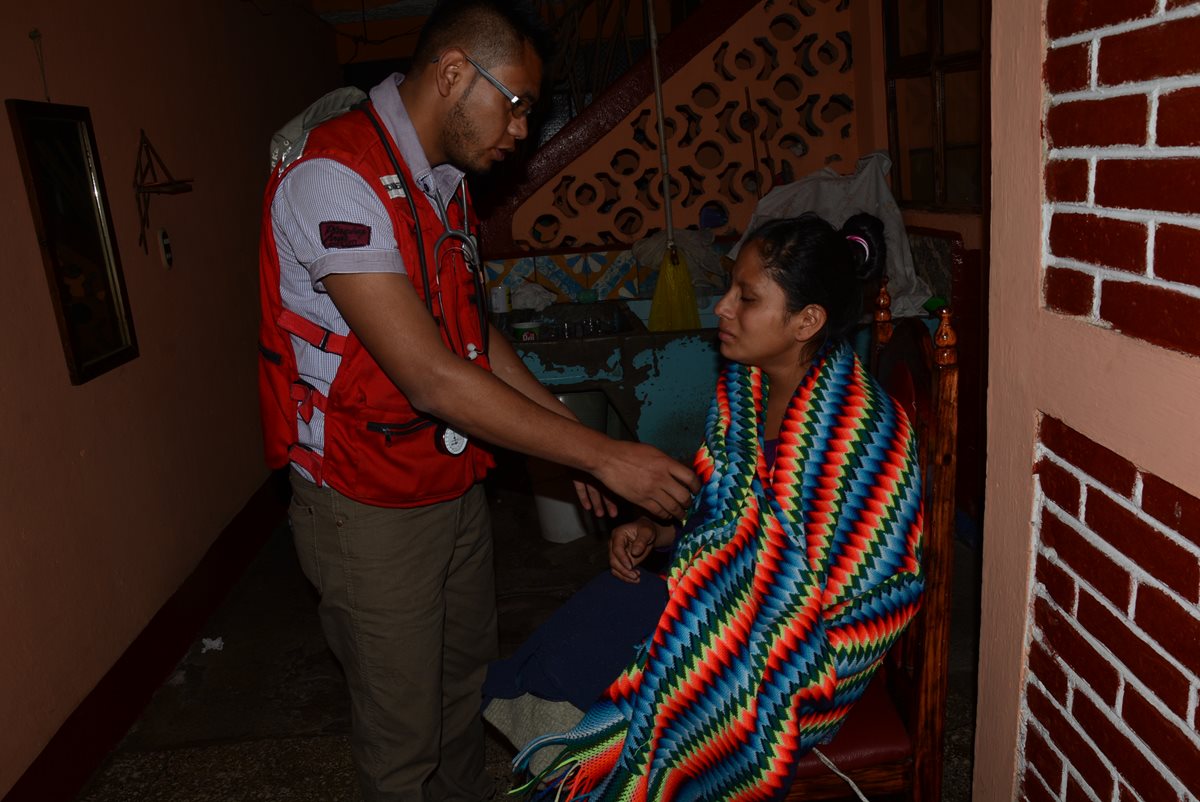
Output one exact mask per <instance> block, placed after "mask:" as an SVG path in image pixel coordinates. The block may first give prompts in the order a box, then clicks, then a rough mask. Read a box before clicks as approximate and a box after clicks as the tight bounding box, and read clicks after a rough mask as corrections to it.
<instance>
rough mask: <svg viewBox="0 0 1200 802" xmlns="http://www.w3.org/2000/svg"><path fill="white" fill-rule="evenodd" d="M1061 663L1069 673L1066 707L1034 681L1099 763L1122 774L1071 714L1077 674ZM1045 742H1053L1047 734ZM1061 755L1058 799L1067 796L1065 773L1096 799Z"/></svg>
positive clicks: (1075, 770)
mask: <svg viewBox="0 0 1200 802" xmlns="http://www.w3.org/2000/svg"><path fill="white" fill-rule="evenodd" d="M1061 665H1063V666H1064V668H1065V669H1066V673H1067V674H1069V676H1068V677H1067V705H1066V707H1063V706H1062V705H1060V704H1059V703H1058V700H1057V699H1055V698H1054V695H1053V694H1052V693H1050V692H1049V691H1048V690H1047V689H1046V687H1045V686H1043V685H1042V684H1041V683H1040V682H1038V683H1036V684H1037V686H1038V688H1039V689H1040V690H1042V692H1043V693H1044V695H1045V697H1046V698H1047V699H1048V700H1049V701H1050V704H1052V705H1054V707H1055V708H1056V709H1057V710H1058V712H1059V715H1061V716H1062V717H1063V719H1064V720H1065V721H1066V723H1067V726H1069V727H1071V729H1073V730H1074V731H1075V734H1076V735H1077V736H1079V737H1080V738H1083V739H1084V740H1086V741H1087V743H1088V744H1089V745H1090V746H1091V749H1092V751H1093V752H1094V753H1095V755H1096V757H1097V759H1099V760H1100V762H1101V763H1103V764H1104V765H1105V766H1106V767H1107V768H1108V769H1109V770H1110V771H1112V773H1113V774H1114V775H1115V776H1117V777H1120V776H1122V775H1121V772H1120V771H1118V770H1117V769H1116V768H1115V767H1114V766H1113V765H1112V763H1110V762H1109V761H1108V759H1107V757H1106V756H1105V754H1104V750H1103V749H1101V748H1100V747H1099V745H1097V744H1096V743H1095V742H1094V741H1092V739H1091V738H1090V737H1088V735H1087V734H1086V733H1085V732H1084V731H1083V725H1082V724H1080V723H1079V721H1077V720H1076V719H1075V716H1074V715H1072V713H1071V701H1072V699H1073V697H1072V695H1071V694H1072V693H1073V691H1074V689H1075V681H1077V680H1078V675H1076V674H1075V673H1074V672H1072V671H1070V667H1069V666H1066V665H1065V664H1061ZM1026 705H1027V706H1028V702H1026ZM1029 720H1030V721H1034V722H1036V721H1037V719H1034V718H1033V716H1032V714H1030V716H1029ZM1039 729H1041V728H1040V727H1039ZM1046 742H1047V743H1050V744H1053V743H1054V742H1053V740H1052V739H1051V738H1049V737H1048V735H1047V738H1046ZM1054 751H1055V752H1058V750H1057V749H1055V750H1054ZM1059 754H1060V756H1062V753H1061V752H1059ZM1062 757H1063V767H1064V768H1065V769H1066V770H1065V771H1064V772H1063V782H1062V789H1061V790H1060V791H1059V796H1058V798H1059V799H1066V798H1067V797H1066V788H1067V775H1074V776H1075V779H1076V780H1078V784H1079V786H1080V787H1081V788H1083V789H1084V792H1085V793H1087V794H1088V796H1090V797H1091V798H1092V799H1098V796H1097V795H1096V794H1095V793H1094V792H1093V791H1092V787H1091V785H1089V784H1088V782H1087V780H1085V779H1084V778H1083V776H1082V775H1080V774H1079V772H1078V770H1077V769H1075V766H1074V764H1072V763H1071V760H1070V758H1067V757H1066V756H1062ZM1117 785H1119V784H1117Z"/></svg>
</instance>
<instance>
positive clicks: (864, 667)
mask: <svg viewBox="0 0 1200 802" xmlns="http://www.w3.org/2000/svg"><path fill="white" fill-rule="evenodd" d="M767 384H768V382H767V378H766V377H765V376H764V375H763V374H762V372H761V371H760V370H758V369H756V368H750V367H746V366H743V365H739V364H735V363H731V364H729V365H728V366H726V367H725V368H724V370H723V374H722V376H721V377H720V379H719V381H718V384H717V391H716V398H715V399H714V401H713V405H712V407H711V409H710V412H709V416H708V425H707V433H706V436H705V442H704V445H703V446H702V447H701V448H700V451H699V453H698V454H697V456H696V469H697V472H698V473H699V474H700V476H701V478H702V479H703V481H704V486H703V489H702V490H701V492H700V493H699V495H698V496H697V497H696V499H695V501H694V503H693V506H692V509H691V511H690V513H689V516H688V519H687V522H686V524H685V526H684V529H683V532H682V533H681V535H680V542H679V544H678V547H677V549H676V552H675V555H676V556H675V558H674V560H673V562H672V564H671V566H670V572H669V579H668V588H669V591H670V599H669V601H668V603H667V607H666V610H665V611H664V612H663V614H662V617H661V618H660V620H659V623H658V627H657V629H656V631H655V632H654V634H653V636H651V638H650V639H648V641H647V642H646V644H645V645H644V646H643V648H642V650H641V653H640V654H639V656H638V658H637V659H636V660H635V661H634V663H633V664H632V665H630V666H629V668H628V669H626V671H625V672H624V673H622V674H621V676H619V677H618V678H617V679H616V681H615V682H614V683H613V684H612V686H611V687H610V688H609V690H608V692H607V694H606V697H607V698H605V699H604V700H602V701H600V702H599V703H597V704H596V705H594V706H593V707H592V708H591V709H590V710H588V712H587V714H586V715H585V716H584V718H583V720H582V721H581V722H580V723H579V725H578V726H577V727H575V728H574V729H573V730H571V731H570V732H567V733H564V734H561V735H547V736H544V737H542V738H539V739H536V740H534V741H532V742H531V743H529V744H528V745H527V746H526V747H525V749H524V750H522V752H521V754H519V755H518V756H517V758H516V760H515V761H514V768H515V769H517V770H518V771H523V770H525V767H526V766H527V765H528V759H529V757H530V755H531V754H532V753H533V752H534V751H536V750H537V749H539V748H541V747H544V746H548V745H551V744H565V747H566V748H565V749H564V751H563V754H562V755H561V756H560V757H559V759H558V760H557V761H555V762H554V764H552V766H551V768H550V769H548V770H547V771H546V772H545V773H544V775H543V776H541V777H538V778H535V779H534V780H533V781H531V782H530V783H529V784H528V785H526V786H525V787H524V788H523V789H518V790H522V791H525V792H527V793H529V794H531V795H532V796H533V797H534V798H536V799H573V800H588V801H589V802H601V800H710V801H712V802H716V801H717V800H735V799H737V800H742V799H746V800H749V799H754V800H768V799H782V798H783V796H784V795H785V794H786V793H787V790H788V787H789V786H790V784H791V781H792V777H793V775H794V772H795V769H796V763H797V761H798V760H799V759H800V758H801V757H802V756H803V755H804V754H805V753H807V752H808V751H809V750H810V749H811V748H812V747H814V746H816V745H818V744H819V743H822V742H824V741H826V740H828V739H829V738H831V737H832V736H833V735H834V734H835V733H836V732H837V730H838V727H839V726H840V725H841V722H842V721H843V719H844V718H845V716H846V713H847V712H848V711H849V709H850V706H851V705H852V704H853V703H854V702H855V701H856V700H857V699H858V698H859V697H860V696H861V695H862V692H863V691H864V690H865V689H866V686H867V683H868V682H869V681H870V679H871V677H872V675H873V674H874V673H875V670H876V668H878V666H879V665H880V662H881V660H882V658H883V655H884V653H885V652H886V651H887V649H888V647H889V646H890V645H891V644H892V642H893V641H894V640H895V639H896V637H897V636H898V635H899V634H900V632H901V631H902V630H903V629H904V627H905V625H906V624H907V623H908V622H909V620H910V619H911V618H912V617H913V615H914V614H915V613H916V611H917V608H918V606H919V600H920V596H921V590H922V587H923V579H922V574H921V566H920V548H921V546H920V533H921V520H922V506H921V481H920V472H919V470H918V467H917V459H916V454H917V448H916V442H915V438H914V436H913V431H912V428H911V426H910V424H909V421H908V418H907V416H906V415H905V414H904V412H903V411H902V410H901V409H900V407H899V406H898V405H897V404H896V403H895V402H894V401H893V400H892V399H891V398H890V397H889V396H888V395H887V393H885V392H884V391H883V390H882V389H881V388H880V387H879V386H878V385H877V384H876V382H875V381H874V379H872V378H871V376H870V375H868V374H867V372H866V371H865V370H864V369H863V367H862V365H861V364H860V363H859V361H858V359H857V357H856V356H855V355H854V352H853V351H852V350H851V349H850V347H849V346H848V345H846V344H844V343H840V344H837V345H835V346H833V347H832V348H830V349H829V350H828V351H827V352H826V353H824V354H823V355H820V356H818V358H817V359H815V360H814V363H813V365H812V366H811V367H810V368H809V371H808V374H807V375H806V376H805V378H804V379H803V380H802V381H801V383H800V385H799V387H798V388H797V389H796V392H795V394H794V395H793V397H792V399H791V401H790V403H789V406H788V409H787V413H786V416H785V418H784V423H783V427H782V431H781V433H780V441H779V446H778V451H777V455H776V458H775V463H774V465H773V466H769V465H767V464H765V461H764V459H763V420H764V417H765V406H766V397H767V392H768V387H767Z"/></svg>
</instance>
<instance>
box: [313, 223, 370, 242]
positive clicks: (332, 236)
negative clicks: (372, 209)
mask: <svg viewBox="0 0 1200 802" xmlns="http://www.w3.org/2000/svg"><path fill="white" fill-rule="evenodd" d="M321 244H322V245H324V246H325V247H326V248H362V247H363V246H365V245H370V244H371V227H370V226H364V225H363V224H361V223H339V222H335V221H332V220H327V221H325V222H324V223H321Z"/></svg>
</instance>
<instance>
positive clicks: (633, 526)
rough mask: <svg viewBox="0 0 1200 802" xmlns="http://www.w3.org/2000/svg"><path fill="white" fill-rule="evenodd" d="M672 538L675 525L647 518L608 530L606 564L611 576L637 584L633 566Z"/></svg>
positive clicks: (636, 575) (635, 569) (668, 542)
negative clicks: (609, 534)
mask: <svg viewBox="0 0 1200 802" xmlns="http://www.w3.org/2000/svg"><path fill="white" fill-rule="evenodd" d="M674 538H675V527H673V526H663V525H661V524H657V523H655V522H654V521H651V520H650V519H649V518H645V517H642V518H638V519H637V520H636V521H633V522H632V523H627V524H621V525H620V526H618V527H617V528H616V529H614V530H613V532H612V538H611V539H610V540H609V541H608V565H609V568H611V569H612V573H613V576H615V577H616V578H617V579H623V580H625V581H626V582H632V583H637V582H638V581H640V579H641V577H639V576H638V572H637V566H638V565H640V564H641V562H642V561H643V560H645V559H646V557H647V556H649V554H650V552H651V550H653V549H655V548H660V547H663V546H669V545H670V544H671V542H672V541H673V540H674Z"/></svg>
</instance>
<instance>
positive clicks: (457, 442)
mask: <svg viewBox="0 0 1200 802" xmlns="http://www.w3.org/2000/svg"><path fill="white" fill-rule="evenodd" d="M437 447H438V451H441V452H442V453H443V454H449V455H450V456H452V457H457V456H459V455H460V454H462V453H463V452H464V451H466V450H467V436H466V435H465V434H463V433H462V432H456V431H455V430H454V429H451V428H450V427H449V426H447V425H446V424H444V423H443V424H442V425H441V426H439V427H438V431H437Z"/></svg>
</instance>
